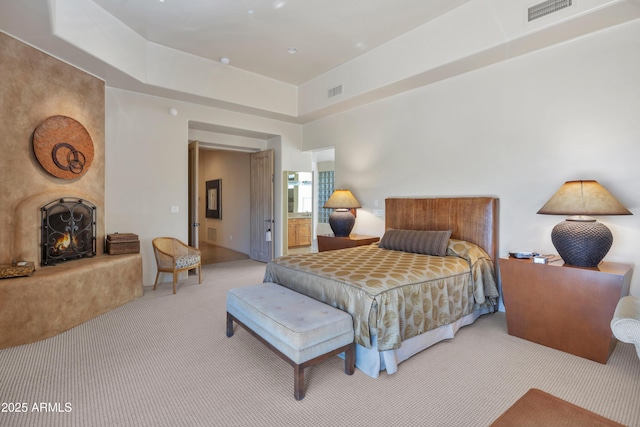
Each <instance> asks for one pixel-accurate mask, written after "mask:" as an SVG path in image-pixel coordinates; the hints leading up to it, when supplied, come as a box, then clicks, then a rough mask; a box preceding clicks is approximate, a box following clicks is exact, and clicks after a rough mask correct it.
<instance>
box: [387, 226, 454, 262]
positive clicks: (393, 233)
mask: <svg viewBox="0 0 640 427" xmlns="http://www.w3.org/2000/svg"><path fill="white" fill-rule="evenodd" d="M450 237H451V230H447V231H419V230H394V229H389V230H387V231H385V233H384V236H382V239H381V240H380V244H379V245H378V246H379V247H381V248H382V249H391V250H394V251H403V252H412V253H416V254H424V255H435V256H445V255H446V254H447V246H448V245H449V238H450Z"/></svg>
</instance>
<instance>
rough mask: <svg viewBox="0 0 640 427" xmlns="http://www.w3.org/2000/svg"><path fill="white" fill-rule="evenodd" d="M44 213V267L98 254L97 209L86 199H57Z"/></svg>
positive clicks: (45, 208)
mask: <svg viewBox="0 0 640 427" xmlns="http://www.w3.org/2000/svg"><path fill="white" fill-rule="evenodd" d="M41 211H42V260H41V264H42V266H46V265H53V264H57V263H60V262H64V261H70V260H74V259H78V258H85V257H92V256H95V255H96V207H95V205H93V204H91V203H89V202H87V201H86V200H82V199H76V198H65V199H60V200H53V201H51V202H49V203H47V204H46V205H45V206H43V207H42V208H41Z"/></svg>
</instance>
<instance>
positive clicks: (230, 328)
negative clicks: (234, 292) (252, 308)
mask: <svg viewBox="0 0 640 427" xmlns="http://www.w3.org/2000/svg"><path fill="white" fill-rule="evenodd" d="M232 336H233V316H231V315H230V314H229V313H227V337H232Z"/></svg>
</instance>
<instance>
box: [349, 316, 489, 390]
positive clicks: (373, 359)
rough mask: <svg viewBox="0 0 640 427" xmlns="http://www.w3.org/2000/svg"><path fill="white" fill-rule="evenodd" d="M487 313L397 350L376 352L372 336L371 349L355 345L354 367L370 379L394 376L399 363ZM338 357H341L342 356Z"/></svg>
mask: <svg viewBox="0 0 640 427" xmlns="http://www.w3.org/2000/svg"><path fill="white" fill-rule="evenodd" d="M488 312H489V309H486V308H485V309H480V310H477V311H474V312H473V313H471V314H468V315H466V316H464V317H462V318H461V319H459V320H457V321H455V322H453V323H450V324H448V325H444V326H441V327H439V328H438V329H434V330H432V331H429V332H425V333H424V334H420V335H418V336H416V337H413V338H409V339H408V340H406V341H402V346H401V347H400V348H399V349H397V350H386V351H378V340H377V337H376V336H373V337H372V339H373V345H372V348H366V347H363V346H361V345H358V344H356V367H357V368H358V369H360V370H361V371H362V372H364V373H365V374H367V375H368V376H370V377H371V378H378V377H379V376H380V372H381V371H384V370H386V371H387V374H394V373H396V372H397V371H398V365H399V364H400V362H402V361H404V360H407V359H408V358H410V357H411V356H413V355H414V354H416V353H419V352H420V351H422V350H424V349H425V348H428V347H431V346H432V345H434V344H436V343H439V342H440V341H444V340H448V339H451V338H453V336H454V335H455V333H456V332H458V329H460V328H462V327H463V326H467V325H470V324H472V323H473V322H475V321H476V319H477V318H478V317H480V316H481V315H483V314H486V313H488ZM340 356H341V357H343V354H341V355H340Z"/></svg>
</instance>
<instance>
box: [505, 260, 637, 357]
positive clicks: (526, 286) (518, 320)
mask: <svg viewBox="0 0 640 427" xmlns="http://www.w3.org/2000/svg"><path fill="white" fill-rule="evenodd" d="M631 273H632V267H631V266H630V265H627V264H617V263H611V262H603V263H601V264H600V265H599V266H598V268H580V267H573V266H569V265H563V263H562V261H560V262H555V263H549V264H534V263H533V262H532V261H531V260H528V259H527V260H519V259H515V258H500V274H501V277H502V297H503V300H504V306H505V310H506V315H507V330H508V332H509V335H514V336H517V337H520V338H524V339H526V340H529V341H533V342H536V343H538V344H542V345H545V346H547V347H552V348H555V349H558V350H561V351H564V352H567V353H571V354H574V355H576V356H581V357H585V358H587V359H590V360H594V361H596V362H600V363H607V360H608V358H609V355H610V354H611V352H612V351H613V349H614V348H615V345H616V343H617V340H616V339H615V338H613V334H612V332H611V327H610V323H611V319H612V318H613V313H614V311H615V309H616V305H617V303H618V301H619V300H620V298H621V297H623V296H625V295H628V294H629V284H630V281H631Z"/></svg>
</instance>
